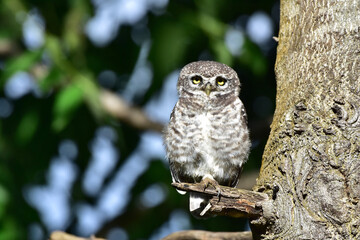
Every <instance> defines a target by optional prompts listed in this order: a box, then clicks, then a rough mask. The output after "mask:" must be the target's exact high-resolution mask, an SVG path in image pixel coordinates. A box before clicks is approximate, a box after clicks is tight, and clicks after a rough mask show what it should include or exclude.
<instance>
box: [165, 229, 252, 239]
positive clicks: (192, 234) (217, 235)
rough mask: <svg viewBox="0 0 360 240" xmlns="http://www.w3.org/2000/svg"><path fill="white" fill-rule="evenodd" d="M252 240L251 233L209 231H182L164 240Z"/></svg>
mask: <svg viewBox="0 0 360 240" xmlns="http://www.w3.org/2000/svg"><path fill="white" fill-rule="evenodd" d="M209 239H213V240H252V234H251V232H208V231H199V230H191V231H181V232H175V233H172V234H170V235H168V236H166V237H164V238H163V239H162V240H209Z"/></svg>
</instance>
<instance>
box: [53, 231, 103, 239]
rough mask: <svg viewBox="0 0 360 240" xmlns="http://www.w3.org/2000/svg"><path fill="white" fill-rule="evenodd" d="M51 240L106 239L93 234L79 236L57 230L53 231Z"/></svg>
mask: <svg viewBox="0 0 360 240" xmlns="http://www.w3.org/2000/svg"><path fill="white" fill-rule="evenodd" d="M49 240H106V239H104V238H96V237H94V236H91V237H89V238H82V237H77V236H74V235H71V234H68V233H65V232H61V231H55V232H53V233H51V235H50V238H49Z"/></svg>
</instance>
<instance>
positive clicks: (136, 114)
mask: <svg viewBox="0 0 360 240" xmlns="http://www.w3.org/2000/svg"><path fill="white" fill-rule="evenodd" d="M100 102H101V104H102V106H103V108H104V109H105V111H106V112H107V113H109V114H110V115H111V116H113V117H115V118H118V119H119V120H121V121H123V122H126V123H127V124H129V125H131V126H133V127H135V128H138V129H142V130H153V131H157V132H161V131H162V130H163V128H164V125H163V124H161V123H158V122H154V121H152V120H150V119H149V118H148V116H146V114H145V113H144V112H143V111H142V110H141V109H139V108H136V107H133V106H130V105H129V104H128V103H126V102H125V101H124V100H123V99H122V98H120V97H119V96H117V95H116V94H114V93H112V92H110V91H108V90H105V89H101V91H100Z"/></svg>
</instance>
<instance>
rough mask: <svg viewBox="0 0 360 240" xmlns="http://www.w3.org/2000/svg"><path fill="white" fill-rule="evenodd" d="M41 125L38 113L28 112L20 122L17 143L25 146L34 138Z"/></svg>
mask: <svg viewBox="0 0 360 240" xmlns="http://www.w3.org/2000/svg"><path fill="white" fill-rule="evenodd" d="M38 125H39V115H38V113H37V112H36V111H34V110H31V111H29V112H27V113H26V114H25V115H24V116H23V117H22V118H21V120H20V123H19V126H18V128H17V130H16V135H15V136H16V139H17V141H18V142H19V143H20V144H22V145H24V144H26V143H28V142H29V141H30V140H31V138H32V137H33V136H34V133H35V132H36V129H37V127H38Z"/></svg>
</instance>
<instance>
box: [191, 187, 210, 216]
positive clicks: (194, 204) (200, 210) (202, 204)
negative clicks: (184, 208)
mask: <svg viewBox="0 0 360 240" xmlns="http://www.w3.org/2000/svg"><path fill="white" fill-rule="evenodd" d="M209 199H210V198H209V197H208V196H207V195H206V194H202V193H194V192H190V198H189V207H190V213H191V214H192V215H193V216H194V217H196V218H201V219H206V218H209V217H210V216H209V215H207V214H206V212H207V211H206V209H205V208H206V207H207V206H208V204H209Z"/></svg>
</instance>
